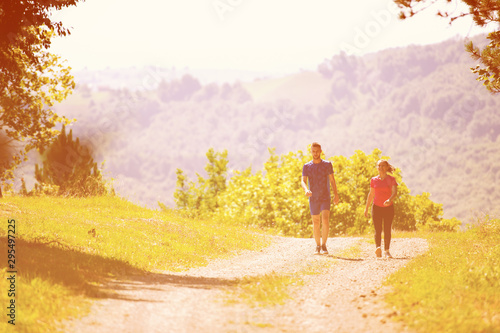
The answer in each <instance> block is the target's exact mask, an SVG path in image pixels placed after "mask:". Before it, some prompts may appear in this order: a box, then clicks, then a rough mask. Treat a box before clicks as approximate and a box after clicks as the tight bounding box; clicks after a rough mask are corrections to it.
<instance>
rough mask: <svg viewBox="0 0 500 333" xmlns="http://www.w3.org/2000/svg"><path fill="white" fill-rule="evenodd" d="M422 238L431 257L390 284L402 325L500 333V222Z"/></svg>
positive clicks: (426, 256)
mask: <svg viewBox="0 0 500 333" xmlns="http://www.w3.org/2000/svg"><path fill="white" fill-rule="evenodd" d="M419 236H420V237H423V236H424V237H426V238H427V239H428V241H429V245H430V249H429V251H428V252H427V253H426V254H424V255H422V256H419V257H417V258H415V259H414V260H412V261H411V262H410V263H409V264H408V265H407V266H406V267H405V268H403V269H401V270H399V271H398V272H397V273H395V274H394V275H392V276H391V277H390V278H389V280H388V281H387V283H388V284H389V285H391V286H393V288H394V289H393V292H391V293H390V294H388V295H387V297H386V300H387V301H388V302H389V304H390V305H392V306H394V307H395V308H396V309H397V313H398V315H397V316H396V319H398V320H402V321H404V322H405V323H406V324H407V325H409V326H410V327H411V328H413V329H415V330H417V331H419V332H454V333H460V332H464V333H465V332H500V220H489V219H486V220H485V221H482V222H481V223H479V225H478V226H477V227H475V228H473V229H470V230H468V231H466V232H457V233H426V234H420V235H419Z"/></svg>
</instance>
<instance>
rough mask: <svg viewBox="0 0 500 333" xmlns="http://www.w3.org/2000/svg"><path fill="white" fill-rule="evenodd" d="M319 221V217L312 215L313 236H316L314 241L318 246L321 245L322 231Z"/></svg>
mask: <svg viewBox="0 0 500 333" xmlns="http://www.w3.org/2000/svg"><path fill="white" fill-rule="evenodd" d="M319 221H320V218H319V215H312V222H313V235H314V240H315V241H316V245H317V246H320V245H321V230H320V225H319Z"/></svg>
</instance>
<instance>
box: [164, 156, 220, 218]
mask: <svg viewBox="0 0 500 333" xmlns="http://www.w3.org/2000/svg"><path fill="white" fill-rule="evenodd" d="M206 156H207V159H208V163H207V165H206V166H205V171H206V172H207V175H208V178H207V179H204V178H203V177H202V176H201V175H199V174H196V175H197V177H198V184H197V186H196V184H195V183H193V182H191V181H189V179H188V177H187V176H186V175H185V174H184V172H183V171H182V170H181V169H177V172H176V174H177V190H176V191H175V193H174V198H175V201H176V205H177V208H180V209H184V210H186V211H187V212H188V213H190V214H193V215H207V214H211V213H212V212H214V211H215V210H216V209H217V208H218V207H219V206H220V205H221V203H220V198H219V195H220V194H222V193H223V192H224V191H225V190H226V180H227V164H228V162H229V161H228V159H227V150H224V151H223V152H222V153H219V152H216V151H215V150H214V149H213V148H210V149H209V150H208V152H207V154H206Z"/></svg>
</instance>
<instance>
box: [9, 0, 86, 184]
mask: <svg viewBox="0 0 500 333" xmlns="http://www.w3.org/2000/svg"><path fill="white" fill-rule="evenodd" d="M77 1H78V0H45V1H18V0H4V1H2V2H0V130H1V131H4V132H5V133H6V134H7V136H8V137H10V138H11V140H16V141H25V142H26V144H25V146H24V152H23V151H21V152H19V153H18V154H16V156H15V158H14V161H13V162H14V163H13V164H14V165H15V164H18V163H20V162H21V160H22V158H23V157H25V153H26V152H28V151H29V150H31V149H33V148H39V149H43V147H44V146H46V145H47V144H48V143H49V142H50V141H51V140H53V139H54V138H55V137H56V135H57V134H58V131H57V130H55V129H54V127H55V125H56V124H57V123H68V120H67V119H65V118H64V117H59V116H58V115H57V114H56V113H55V112H54V111H53V110H52V106H53V105H54V103H55V102H60V101H62V100H63V99H64V98H65V97H66V96H67V95H68V94H69V93H70V92H71V89H73V88H74V86H75V84H74V82H73V77H72V76H71V75H70V72H69V71H70V68H69V67H65V66H64V65H63V64H62V62H61V61H60V59H59V57H57V56H56V55H54V54H51V53H49V51H48V49H49V47H50V44H51V40H52V38H54V37H56V36H66V35H67V34H69V30H68V29H66V28H64V27H63V25H62V23H61V22H54V21H52V20H51V19H50V13H51V11H52V10H54V9H61V8H63V7H68V6H72V5H75V4H76V3H77ZM0 176H4V175H0Z"/></svg>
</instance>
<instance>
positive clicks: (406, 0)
mask: <svg viewBox="0 0 500 333" xmlns="http://www.w3.org/2000/svg"><path fill="white" fill-rule="evenodd" d="M394 2H395V3H396V4H397V5H398V6H399V7H400V8H401V9H402V11H401V13H400V18H401V19H406V18H409V17H412V16H414V15H416V14H417V13H419V12H421V11H422V10H426V9H428V8H430V7H432V6H433V5H439V4H446V3H447V4H451V2H452V1H451V0H394ZM461 2H462V3H464V4H466V5H467V6H468V7H469V11H468V12H456V11H455V10H450V11H442V10H439V9H438V10H437V15H438V16H441V17H443V18H447V19H449V21H450V24H451V23H453V22H454V21H455V20H457V19H459V18H462V17H465V16H471V17H472V19H473V21H474V23H475V24H476V25H477V26H480V27H486V26H491V25H493V26H494V27H495V28H496V29H495V30H494V31H493V32H490V33H489V34H488V36H487V37H486V38H487V39H488V40H489V43H488V44H487V45H486V46H484V47H483V48H480V47H477V46H476V45H474V43H472V41H470V42H468V43H467V44H466V45H465V49H466V50H467V52H469V53H470V55H471V56H472V58H473V59H475V60H478V61H479V62H480V63H481V64H482V66H481V65H477V66H476V67H473V68H471V70H472V71H473V72H474V73H476V74H477V76H478V78H477V80H478V81H483V84H484V85H485V86H486V88H487V89H488V90H489V91H490V92H492V93H494V94H495V93H499V92H500V0H461ZM454 5H456V3H455V2H454Z"/></svg>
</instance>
